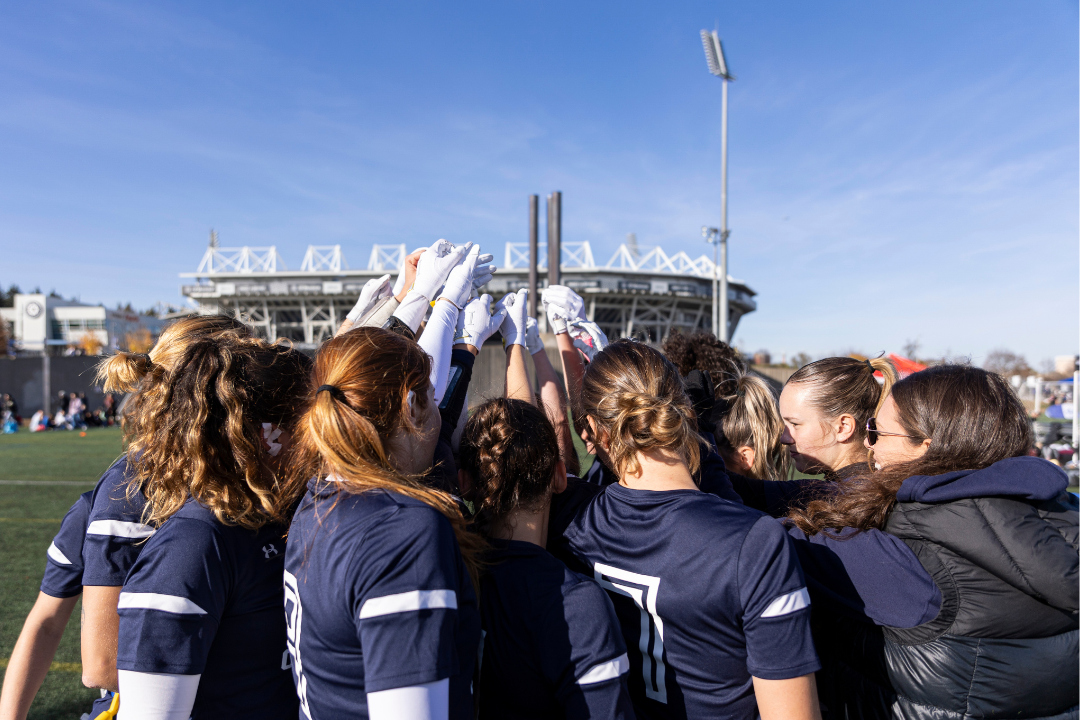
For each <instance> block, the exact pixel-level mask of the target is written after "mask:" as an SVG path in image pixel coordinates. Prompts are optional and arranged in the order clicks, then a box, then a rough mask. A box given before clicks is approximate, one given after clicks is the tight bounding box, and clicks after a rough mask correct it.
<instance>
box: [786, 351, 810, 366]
mask: <svg viewBox="0 0 1080 720" xmlns="http://www.w3.org/2000/svg"><path fill="white" fill-rule="evenodd" d="M812 361H813V358H812V357H810V356H809V355H807V354H806V353H804V352H801V353H796V354H795V355H792V356H791V364H792V365H794V366H795V367H797V368H801V367H802V366H803V365H809V364H810V363H811V362H812Z"/></svg>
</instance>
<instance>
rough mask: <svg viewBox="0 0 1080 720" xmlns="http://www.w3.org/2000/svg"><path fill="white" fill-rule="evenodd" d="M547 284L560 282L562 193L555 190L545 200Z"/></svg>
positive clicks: (558, 283)
mask: <svg viewBox="0 0 1080 720" xmlns="http://www.w3.org/2000/svg"><path fill="white" fill-rule="evenodd" d="M547 232H548V236H547V240H548V285H549V286H551V285H560V284H562V283H561V281H562V268H561V265H562V193H561V192H559V191H558V190H556V191H555V192H553V193H551V194H550V195H548V201H547Z"/></svg>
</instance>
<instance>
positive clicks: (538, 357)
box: [532, 346, 581, 475]
mask: <svg viewBox="0 0 1080 720" xmlns="http://www.w3.org/2000/svg"><path fill="white" fill-rule="evenodd" d="M532 359H533V367H534V368H535V369H536V382H537V384H539V385H540V401H541V402H542V403H543V404H544V409H545V410H547V415H548V419H550V420H551V424H552V425H554V426H555V436H556V437H557V438H558V440H559V455H561V456H562V460H563V463H565V464H566V472H568V473H570V474H571V475H577V474H578V473H579V472H581V466H580V465H579V464H578V456H577V448H575V447H574V438H573V437H572V436H571V435H570V422H569V420H568V418H567V414H566V396H565V395H564V394H563V391H562V387H561V386H560V385H559V376H558V375H556V374H555V368H553V367H552V366H551V360H549V359H548V356H547V352H546V351H545V350H544V349H543V347H542V346H541V349H540V351H539V352H535V353H533V354H532Z"/></svg>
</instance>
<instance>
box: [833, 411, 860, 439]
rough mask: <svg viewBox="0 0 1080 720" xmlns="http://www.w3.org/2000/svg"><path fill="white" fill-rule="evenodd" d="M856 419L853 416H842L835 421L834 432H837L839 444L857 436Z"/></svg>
mask: <svg viewBox="0 0 1080 720" xmlns="http://www.w3.org/2000/svg"><path fill="white" fill-rule="evenodd" d="M855 428H856V425H855V418H854V417H852V416H851V415H841V416H840V417H838V418H836V420H834V421H833V430H834V431H835V432H836V441H837V442H847V441H848V440H850V439H851V438H853V437H854V436H855Z"/></svg>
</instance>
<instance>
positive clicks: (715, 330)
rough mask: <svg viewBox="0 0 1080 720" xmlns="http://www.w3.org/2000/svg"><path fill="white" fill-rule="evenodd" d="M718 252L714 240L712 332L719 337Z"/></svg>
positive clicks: (718, 248) (718, 249)
mask: <svg viewBox="0 0 1080 720" xmlns="http://www.w3.org/2000/svg"><path fill="white" fill-rule="evenodd" d="M719 252H720V247H719V246H718V245H717V243H716V242H715V241H714V242H713V245H712V333H713V335H715V336H716V337H720V325H719V323H718V322H717V319H718V318H719V317H720V313H719V312H717V303H718V302H719V297H720V288H719V286H718V285H717V282H718V281H719V279H720V275H719V273H717V271H716V269H717V267H718V266H719V258H718V256H717V253H719Z"/></svg>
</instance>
